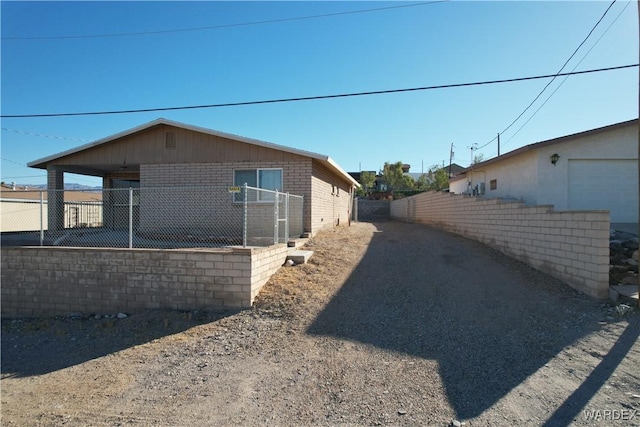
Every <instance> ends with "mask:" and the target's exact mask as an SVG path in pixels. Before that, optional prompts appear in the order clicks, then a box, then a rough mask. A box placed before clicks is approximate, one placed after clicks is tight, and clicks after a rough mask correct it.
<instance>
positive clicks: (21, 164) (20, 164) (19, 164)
mask: <svg viewBox="0 0 640 427" xmlns="http://www.w3.org/2000/svg"><path fill="white" fill-rule="evenodd" d="M0 159H2V160H4V161H5V162H9V163H13V164H16V165H18V166H24V167H25V168H26V167H28V166H27V165H25V164H24V163H18V162H14V161H13V160H9V159H5V158H4V157H0Z"/></svg>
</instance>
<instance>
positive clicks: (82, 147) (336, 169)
mask: <svg viewBox="0 0 640 427" xmlns="http://www.w3.org/2000/svg"><path fill="white" fill-rule="evenodd" d="M157 125H167V126H173V127H177V128H182V129H187V130H191V131H194V132H199V133H204V134H207V135H212V136H217V137H221V138H226V139H231V140H235V141H239V142H244V143H247V144H252V145H256V146H259V147H265V148H271V149H274V150H279V151H284V152H286V153H291V154H297V155H299V156H303V157H309V158H312V159H316V160H319V161H321V162H323V163H326V164H328V165H329V166H330V168H331V169H333V170H334V172H337V173H338V174H339V175H342V176H343V177H344V178H345V179H346V180H347V181H348V182H350V183H351V184H353V185H356V186H358V187H359V186H360V184H359V183H358V182H357V181H356V180H355V179H353V177H352V176H351V175H349V174H348V173H347V172H345V171H344V170H343V169H342V168H341V167H340V166H338V164H337V163H336V162H334V161H333V159H332V158H331V157H329V156H325V155H324V154H318V153H313V152H311V151H305V150H299V149H296V148H291V147H286V146H284V145H278V144H273V143H271V142H266V141H261V140H258V139H252V138H246V137H244V136H239V135H234V134H230V133H225V132H219V131H215V130H212V129H207V128H203V127H199V126H193V125H189V124H186V123H181V122H176V121H173V120H168V119H164V118H159V119H156V120H153V121H151V122H148V123H145V124H142V125H140V126H136V127H134V128H131V129H128V130H125V131H122V132H118V133H116V134H114V135H111V136H108V137H106V138H101V139H98V140H97V141H93V142H90V143H88V144H84V145H80V146H78V147H75V148H72V149H70V150H66V151H63V152H60V153H58V154H53V155H51V156H47V157H43V158H41V159H38V160H34V161H31V162H29V163H27V166H29V167H34V168H40V169H45V168H46V165H44V164H45V163H48V162H50V161H53V160H56V159H59V158H62V157H66V156H69V155H71V154H75V153H78V152H80V151H84V150H87V149H90V148H93V147H97V146H99V145H102V144H106V143H108V142H110V141H113V140H116V139H119V138H123V137H125V136H129V135H131V134H134V133H136V132H140V131H143V130H146V129H149V128H151V127H153V126H157Z"/></svg>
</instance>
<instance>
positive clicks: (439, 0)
mask: <svg viewBox="0 0 640 427" xmlns="http://www.w3.org/2000/svg"><path fill="white" fill-rule="evenodd" d="M448 1H449V0H435V1H428V2H422V3H412V4H402V5H395V6H387V7H377V8H373V9H360V10H352V11H349V12H334V13H324V14H321V15H308V16H298V17H292V18H280V19H269V20H264V21H253V22H241V23H237V24H221V25H209V26H205V27H195V28H179V29H173V30H157V31H138V32H131V33H111V34H88V35H76V36H74V35H66V36H34V37H2V40H61V39H89V38H105V37H132V36H146V35H154V34H168V33H181V32H189V31H204V30H217V29H222V28H233V27H247V26H252V25H264V24H275V23H279V22H291V21H300V20H305V19H318V18H329V17H334V16H343V15H354V14H358V13H369V12H379V11H382V10H390V9H400V8H407V7H416V6H426V5H430V4H435V3H445V2H448Z"/></svg>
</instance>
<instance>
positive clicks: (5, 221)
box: [0, 199, 102, 232]
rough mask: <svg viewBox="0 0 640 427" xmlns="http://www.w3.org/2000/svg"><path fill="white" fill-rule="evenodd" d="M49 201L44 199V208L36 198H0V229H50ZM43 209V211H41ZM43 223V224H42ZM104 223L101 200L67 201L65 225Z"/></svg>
mask: <svg viewBox="0 0 640 427" xmlns="http://www.w3.org/2000/svg"><path fill="white" fill-rule="evenodd" d="M48 206H49V205H48V203H47V201H46V199H45V200H43V203H42V209H41V206H40V202H39V201H35V200H27V199H22V200H7V199H3V200H0V213H1V214H2V220H1V221H0V231H2V232H10V231H40V229H41V227H42V230H47V229H48V223H47V220H48V215H47V212H48ZM41 210H42V213H41V212H40V211H41ZM41 223H42V225H41ZM101 225H102V203H101V202H85V203H82V202H75V203H74V202H65V203H64V226H65V228H74V227H99V226H101Z"/></svg>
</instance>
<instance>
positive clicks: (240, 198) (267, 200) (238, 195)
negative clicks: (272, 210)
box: [233, 167, 284, 203]
mask: <svg viewBox="0 0 640 427" xmlns="http://www.w3.org/2000/svg"><path fill="white" fill-rule="evenodd" d="M249 171H255V181H256V185H255V186H254V185H251V184H248V183H247V185H248V186H249V187H255V188H260V189H263V190H269V191H279V192H282V189H278V188H277V187H276V189H275V190H272V189H271V188H263V187H261V182H260V172H262V171H279V172H280V187H283V186H284V170H283V169H282V168H259V167H254V168H235V169H233V185H234V186H237V187H240V188H242V187H243V186H244V182H236V172H249ZM261 194H262V193H260V192H259V193H258V197H257V198H256V200H247V201H248V202H250V203H273V202H274V198H273V197H269V198H262V197H260V195H261ZM233 201H234V203H244V188H243V189H242V190H241V191H240V193H235V194H234V198H233Z"/></svg>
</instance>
